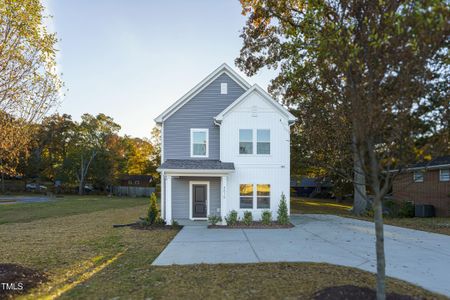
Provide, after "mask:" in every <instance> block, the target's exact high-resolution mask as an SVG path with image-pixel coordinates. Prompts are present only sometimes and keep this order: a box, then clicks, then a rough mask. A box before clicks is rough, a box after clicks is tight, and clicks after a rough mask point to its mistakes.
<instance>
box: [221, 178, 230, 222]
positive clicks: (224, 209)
mask: <svg viewBox="0 0 450 300" xmlns="http://www.w3.org/2000/svg"><path fill="white" fill-rule="evenodd" d="M220 179H221V180H220V182H221V184H220V187H221V191H222V192H221V197H220V216H221V217H222V225H226V224H227V222H226V221H225V217H226V216H227V212H228V209H227V176H222V177H220Z"/></svg>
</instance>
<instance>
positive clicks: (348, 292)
mask: <svg viewBox="0 0 450 300" xmlns="http://www.w3.org/2000/svg"><path fill="white" fill-rule="evenodd" d="M376 298H377V293H376V292H375V290H373V289H370V288H367V287H360V286H354V285H343V286H332V287H328V288H325V289H323V290H320V291H318V292H316V293H315V294H314V296H313V299H314V300H361V299H367V300H372V299H374V300H375V299H376ZM386 299H387V300H417V299H422V298H415V297H411V296H408V295H400V294H396V293H389V294H386Z"/></svg>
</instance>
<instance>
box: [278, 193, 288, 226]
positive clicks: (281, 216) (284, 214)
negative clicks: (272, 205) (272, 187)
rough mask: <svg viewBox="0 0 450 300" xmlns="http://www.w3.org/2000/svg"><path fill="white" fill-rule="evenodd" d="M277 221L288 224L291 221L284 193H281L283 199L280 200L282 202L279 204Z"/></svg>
mask: <svg viewBox="0 0 450 300" xmlns="http://www.w3.org/2000/svg"><path fill="white" fill-rule="evenodd" d="M277 221H278V223H280V224H281V225H286V224H288V223H289V216H288V208H287V202H286V196H285V195H284V193H281V200H280V204H279V205H278V216H277Z"/></svg>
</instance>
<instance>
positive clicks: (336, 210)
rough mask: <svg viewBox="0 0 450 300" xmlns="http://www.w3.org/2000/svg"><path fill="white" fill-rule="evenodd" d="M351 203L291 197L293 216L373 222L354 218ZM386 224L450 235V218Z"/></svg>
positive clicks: (391, 220) (387, 220)
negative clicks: (309, 215) (324, 215)
mask: <svg viewBox="0 0 450 300" xmlns="http://www.w3.org/2000/svg"><path fill="white" fill-rule="evenodd" d="M351 208H352V204H351V203H337V202H334V201H333V200H331V199H311V198H297V197H291V213H293V214H332V215H339V216H343V217H348V218H356V219H360V220H365V221H371V222H372V221H373V218H372V217H365V216H354V215H352V214H351V212H350V209H351ZM384 224H388V225H394V226H400V227H405V228H411V229H417V230H423V231H428V232H434V233H441V234H446V235H450V218H449V217H436V218H390V217H385V218H384Z"/></svg>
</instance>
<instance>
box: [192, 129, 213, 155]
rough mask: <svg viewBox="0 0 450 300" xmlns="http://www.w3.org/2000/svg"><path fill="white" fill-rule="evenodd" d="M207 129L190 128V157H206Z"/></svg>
mask: <svg viewBox="0 0 450 300" xmlns="http://www.w3.org/2000/svg"><path fill="white" fill-rule="evenodd" d="M208 135H209V134H208V129H196V128H191V157H208V138H209V137H208Z"/></svg>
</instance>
